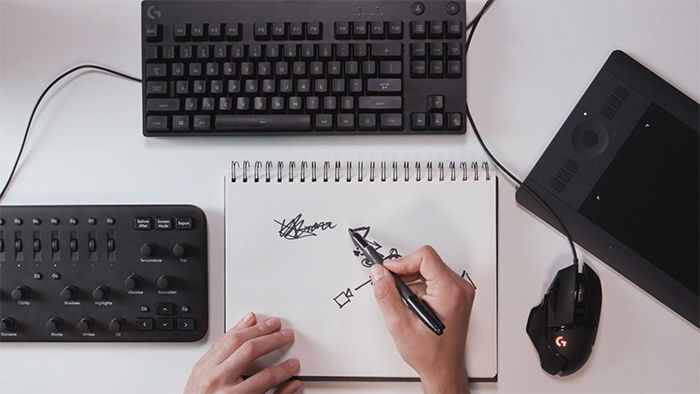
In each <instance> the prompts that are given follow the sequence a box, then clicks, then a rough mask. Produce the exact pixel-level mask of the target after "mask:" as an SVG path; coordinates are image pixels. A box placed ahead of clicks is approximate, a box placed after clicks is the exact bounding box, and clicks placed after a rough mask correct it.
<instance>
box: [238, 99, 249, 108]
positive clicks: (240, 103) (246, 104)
mask: <svg viewBox="0 0 700 394" xmlns="http://www.w3.org/2000/svg"><path fill="white" fill-rule="evenodd" d="M249 109H250V98H248V97H238V98H236V110H238V111H248V110H249Z"/></svg>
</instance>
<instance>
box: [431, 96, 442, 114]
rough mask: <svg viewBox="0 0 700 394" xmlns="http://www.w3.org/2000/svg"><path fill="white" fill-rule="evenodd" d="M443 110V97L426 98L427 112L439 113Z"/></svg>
mask: <svg viewBox="0 0 700 394" xmlns="http://www.w3.org/2000/svg"><path fill="white" fill-rule="evenodd" d="M443 109H445V96H441V95H435V96H428V110H429V111H440V110H443Z"/></svg>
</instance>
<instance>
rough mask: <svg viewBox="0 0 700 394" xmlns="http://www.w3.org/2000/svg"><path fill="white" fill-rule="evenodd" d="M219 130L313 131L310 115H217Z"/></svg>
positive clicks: (215, 123)
mask: <svg viewBox="0 0 700 394" xmlns="http://www.w3.org/2000/svg"><path fill="white" fill-rule="evenodd" d="M214 125H215V127H216V129H217V130H232V131H238V130H240V131H255V130H279V131H285V130H311V116H310V115H217V116H216V120H215V122H214Z"/></svg>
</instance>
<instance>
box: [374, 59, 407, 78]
mask: <svg viewBox="0 0 700 394" xmlns="http://www.w3.org/2000/svg"><path fill="white" fill-rule="evenodd" d="M402 68H403V65H402V63H401V62H400V61H384V62H381V63H379V74H381V76H383V77H394V76H400V75H401V72H402Z"/></svg>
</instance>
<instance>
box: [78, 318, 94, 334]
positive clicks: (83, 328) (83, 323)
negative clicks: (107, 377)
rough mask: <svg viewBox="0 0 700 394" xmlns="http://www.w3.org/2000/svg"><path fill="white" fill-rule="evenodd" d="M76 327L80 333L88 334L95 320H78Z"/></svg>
mask: <svg viewBox="0 0 700 394" xmlns="http://www.w3.org/2000/svg"><path fill="white" fill-rule="evenodd" d="M76 327H78V330H79V331H80V332H90V331H92V329H93V328H94V327H95V320H93V318H91V317H84V318H82V319H80V321H79V322H78V324H77V325H76Z"/></svg>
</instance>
